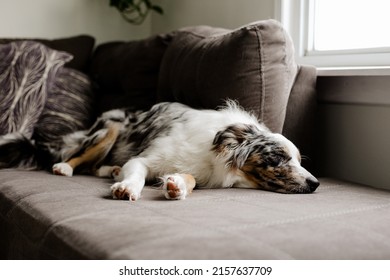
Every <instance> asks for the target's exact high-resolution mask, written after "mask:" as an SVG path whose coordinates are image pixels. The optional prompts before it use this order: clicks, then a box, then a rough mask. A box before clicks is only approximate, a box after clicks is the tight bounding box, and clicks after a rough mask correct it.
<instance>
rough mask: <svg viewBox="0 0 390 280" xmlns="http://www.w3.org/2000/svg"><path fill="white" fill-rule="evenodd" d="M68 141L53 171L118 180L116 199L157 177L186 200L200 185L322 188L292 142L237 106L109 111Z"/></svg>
mask: <svg viewBox="0 0 390 280" xmlns="http://www.w3.org/2000/svg"><path fill="white" fill-rule="evenodd" d="M63 140H64V145H63V146H62V148H61V150H60V155H61V158H62V162H60V163H57V164H54V166H53V172H54V174H58V175H66V176H72V174H73V171H74V170H75V169H78V168H85V167H87V168H88V169H89V171H90V172H93V173H94V174H95V175H97V176H101V177H113V178H114V179H115V180H116V181H117V183H115V184H114V185H112V187H111V192H112V196H113V197H114V198H117V199H129V200H131V201H135V200H137V199H139V198H140V197H141V192H142V189H143V187H144V185H145V182H146V181H147V180H150V179H155V178H160V179H161V181H162V190H163V193H164V195H165V197H166V198H167V199H185V198H186V196H187V195H188V194H189V193H191V191H192V189H193V188H194V187H195V185H196V186H198V187H205V188H228V187H233V186H234V187H239V188H254V189H262V190H268V191H275V192H280V193H311V192H313V191H315V190H316V188H317V187H318V186H319V182H318V180H317V179H316V178H315V177H314V176H313V175H311V174H310V173H309V172H308V171H307V170H306V169H304V168H303V167H302V166H301V164H300V161H301V158H300V154H299V151H298V149H297V148H296V147H295V146H294V144H292V143H291V142H290V141H289V140H288V139H286V138H285V137H284V136H282V135H280V134H275V133H272V132H270V131H269V130H268V129H267V128H266V127H265V126H264V125H263V124H261V123H259V122H258V121H257V119H256V118H255V117H254V116H252V115H251V114H249V113H247V112H245V111H244V110H242V109H241V108H240V107H239V106H238V105H237V104H236V103H234V102H228V104H227V106H226V107H224V108H222V109H220V110H218V111H216V110H196V109H192V108H189V107H187V106H185V105H182V104H179V103H160V104H157V105H155V106H154V107H152V108H151V109H150V110H149V111H146V112H128V111H125V110H112V111H108V112H106V113H104V114H103V115H102V116H101V117H100V118H99V119H98V120H97V121H96V123H95V125H94V126H93V127H92V128H91V129H90V130H89V131H81V132H76V133H73V134H70V135H67V136H66V137H64V139H63Z"/></svg>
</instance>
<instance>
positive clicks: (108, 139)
mask: <svg viewBox="0 0 390 280" xmlns="http://www.w3.org/2000/svg"><path fill="white" fill-rule="evenodd" d="M121 127H122V125H121V124H120V123H115V122H112V123H110V124H108V128H107V133H106V135H105V136H104V137H102V138H101V139H99V141H98V142H97V143H94V145H93V146H91V147H87V148H86V149H85V151H84V152H83V153H82V154H81V155H79V156H76V157H73V158H71V159H69V160H68V161H66V162H60V163H56V164H54V165H53V173H54V174H55V175H64V176H72V175H73V170H74V169H75V168H76V167H77V166H79V165H81V164H84V163H90V164H91V165H92V166H93V167H95V166H96V164H97V163H98V162H99V161H101V160H103V159H104V158H105V157H106V156H107V154H108V152H109V151H110V150H111V148H112V146H113V145H114V143H115V141H116V139H117V138H118V135H119V131H120V129H121Z"/></svg>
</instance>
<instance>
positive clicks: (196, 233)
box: [0, 170, 390, 259]
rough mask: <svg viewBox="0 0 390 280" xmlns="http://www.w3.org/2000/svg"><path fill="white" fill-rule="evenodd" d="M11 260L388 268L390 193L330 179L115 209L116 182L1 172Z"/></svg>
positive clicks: (151, 192) (6, 250)
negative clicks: (375, 262) (288, 189)
mask: <svg viewBox="0 0 390 280" xmlns="http://www.w3.org/2000/svg"><path fill="white" fill-rule="evenodd" d="M0 177H1V181H0V223H1V224H0V228H6V229H7V233H4V232H3V233H1V232H0V233H1V234H8V235H7V236H3V235H2V236H0V242H1V243H0V248H2V251H3V256H2V257H8V258H11V259H19V258H22V259H35V258H41V259H42V258H43V259H53V258H54V259H388V258H390V242H389V239H388V236H389V235H390V227H389V226H388V225H389V223H390V193H389V191H386V190H380V189H375V188H370V187H365V186H361V185H358V184H352V183H346V182H342V181H337V180H333V179H329V178H322V179H320V181H321V186H320V187H319V188H318V189H317V191H316V192H315V193H313V194H308V195H286V194H278V193H272V192H266V191H261V190H250V189H204V190H195V191H194V192H193V194H191V195H190V196H189V197H188V198H187V199H186V200H183V201H167V200H165V198H163V196H162V194H161V193H160V191H159V190H157V189H153V188H150V187H149V188H148V187H146V188H145V189H144V192H143V197H142V199H141V200H139V201H137V202H135V203H130V202H129V201H121V200H114V199H112V198H111V197H110V193H109V185H110V183H111V180H108V179H99V178H94V177H87V176H75V177H71V178H69V177H61V176H54V175H51V174H48V173H45V172H27V171H17V170H0Z"/></svg>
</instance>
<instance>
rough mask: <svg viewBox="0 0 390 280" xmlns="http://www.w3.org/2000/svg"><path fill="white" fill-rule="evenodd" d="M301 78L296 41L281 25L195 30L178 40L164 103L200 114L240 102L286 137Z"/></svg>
mask: <svg viewBox="0 0 390 280" xmlns="http://www.w3.org/2000/svg"><path fill="white" fill-rule="evenodd" d="M296 73H297V65H296V63H295V60H294V49H293V45H292V41H291V39H290V37H289V35H288V34H287V33H286V32H285V30H284V29H283V27H282V26H281V25H280V23H278V22H277V21H275V20H266V21H260V22H256V23H252V24H249V25H246V26H243V27H241V28H239V29H236V30H226V29H221V28H214V27H209V26H195V27H189V28H184V29H181V30H179V31H178V32H177V34H175V36H174V39H173V40H172V42H171V43H170V45H169V47H168V49H167V51H166V53H165V55H164V58H163V60H162V65H161V73H160V77H159V88H158V89H159V92H158V100H159V101H179V102H181V103H184V104H187V105H190V106H192V107H198V108H216V107H218V106H220V105H221V104H223V101H224V100H225V99H226V98H230V99H233V100H238V101H239V103H240V104H241V105H242V106H243V107H244V108H246V109H247V110H249V111H252V112H254V113H255V115H256V116H257V117H258V118H259V120H261V121H263V122H264V123H265V124H266V125H267V126H268V127H269V128H270V129H271V130H272V131H274V132H282V129H283V124H284V118H285V113H286V106H287V102H288V98H289V94H290V91H291V88H292V85H293V82H294V79H295V76H296Z"/></svg>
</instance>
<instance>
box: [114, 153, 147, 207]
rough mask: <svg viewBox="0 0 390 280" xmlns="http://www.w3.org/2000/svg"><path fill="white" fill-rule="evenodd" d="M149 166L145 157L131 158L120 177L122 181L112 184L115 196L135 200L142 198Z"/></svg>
mask: <svg viewBox="0 0 390 280" xmlns="http://www.w3.org/2000/svg"><path fill="white" fill-rule="evenodd" d="M148 172H149V168H148V166H147V165H146V159H145V158H133V159H131V160H129V161H128V162H127V163H126V164H125V165H124V166H123V167H122V171H121V174H120V175H119V176H120V177H122V178H123V180H122V181H121V182H118V183H115V184H114V185H112V186H111V193H112V196H113V198H116V199H128V200H130V201H135V200H137V199H139V198H140V196H141V191H142V189H143V187H144V186H145V178H146V177H147V175H148Z"/></svg>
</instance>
